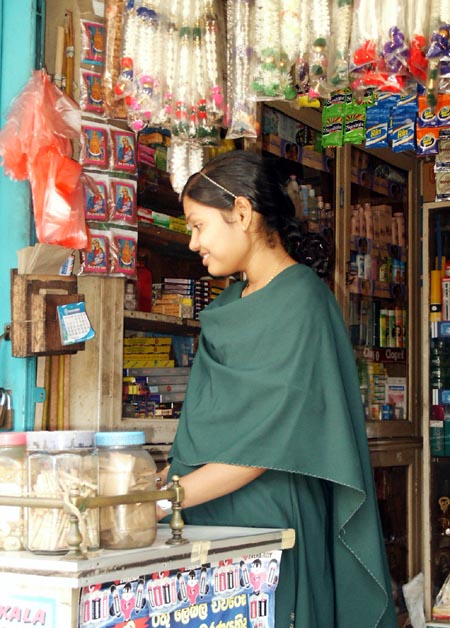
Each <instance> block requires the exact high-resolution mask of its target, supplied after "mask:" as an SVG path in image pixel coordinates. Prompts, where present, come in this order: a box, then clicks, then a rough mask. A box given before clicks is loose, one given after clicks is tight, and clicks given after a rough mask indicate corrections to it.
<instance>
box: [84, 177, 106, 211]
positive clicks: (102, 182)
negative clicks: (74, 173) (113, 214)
mask: <svg viewBox="0 0 450 628" xmlns="http://www.w3.org/2000/svg"><path fill="white" fill-rule="evenodd" d="M82 183H83V206H84V215H85V218H86V220H87V221H88V222H89V221H91V220H92V221H95V222H105V221H106V220H107V219H108V216H109V208H108V203H109V177H108V176H107V175H103V174H99V173H94V172H93V173H92V174H89V175H88V174H87V172H85V173H84V174H83V175H82Z"/></svg>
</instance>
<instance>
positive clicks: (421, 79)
mask: <svg viewBox="0 0 450 628" xmlns="http://www.w3.org/2000/svg"><path fill="white" fill-rule="evenodd" d="M425 47H426V39H425V37H424V36H423V35H414V37H413V38H412V39H411V47H410V51H409V60H408V68H409V71H410V73H411V74H412V76H413V77H414V78H415V80H416V81H417V82H418V83H425V81H426V78H427V65H428V61H427V57H426V54H425Z"/></svg>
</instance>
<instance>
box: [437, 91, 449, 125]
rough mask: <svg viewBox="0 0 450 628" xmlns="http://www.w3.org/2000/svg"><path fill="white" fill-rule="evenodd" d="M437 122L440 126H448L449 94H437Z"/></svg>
mask: <svg viewBox="0 0 450 628" xmlns="http://www.w3.org/2000/svg"><path fill="white" fill-rule="evenodd" d="M436 117H437V124H438V126H439V127H441V128H444V127H445V128H446V127H448V126H449V121H450V94H439V96H438V103H437V107H436Z"/></svg>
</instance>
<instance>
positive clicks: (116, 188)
mask: <svg viewBox="0 0 450 628" xmlns="http://www.w3.org/2000/svg"><path fill="white" fill-rule="evenodd" d="M110 189H111V210H112V211H111V215H110V222H113V223H125V224H127V225H129V226H131V227H135V226H136V225H137V200H136V193H137V182H136V181H134V180H132V179H116V178H111V179H110Z"/></svg>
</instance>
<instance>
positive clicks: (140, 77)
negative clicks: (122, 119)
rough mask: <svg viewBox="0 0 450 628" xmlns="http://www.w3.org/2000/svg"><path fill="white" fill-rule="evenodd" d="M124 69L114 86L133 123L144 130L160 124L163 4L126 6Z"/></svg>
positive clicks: (133, 127)
mask: <svg viewBox="0 0 450 628" xmlns="http://www.w3.org/2000/svg"><path fill="white" fill-rule="evenodd" d="M122 15H123V22H122V38H121V52H120V60H119V66H120V72H119V75H118V78H117V80H116V83H115V85H114V93H115V96H116V98H117V99H124V100H125V105H126V109H127V118H128V122H129V125H130V126H131V128H132V129H133V130H134V131H141V130H142V129H143V128H145V126H146V125H148V124H150V123H151V124H158V116H159V113H160V110H161V104H162V92H161V87H162V81H161V72H162V67H163V61H162V58H163V49H164V47H163V43H162V33H163V22H164V16H163V14H162V13H161V12H160V11H159V3H153V4H152V7H149V6H147V4H146V3H144V2H140V1H136V2H128V3H127V4H126V5H125V6H124V8H123V14H122Z"/></svg>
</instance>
